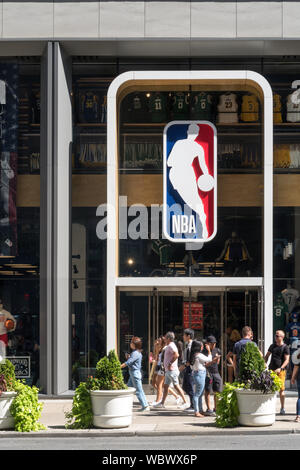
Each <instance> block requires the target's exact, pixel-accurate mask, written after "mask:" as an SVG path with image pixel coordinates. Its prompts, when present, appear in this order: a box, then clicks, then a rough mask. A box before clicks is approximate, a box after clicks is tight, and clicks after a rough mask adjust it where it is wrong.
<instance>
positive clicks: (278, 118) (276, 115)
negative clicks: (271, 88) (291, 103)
mask: <svg viewBox="0 0 300 470" xmlns="http://www.w3.org/2000/svg"><path fill="white" fill-rule="evenodd" d="M281 111H282V105H281V96H280V95H278V93H274V94H273V121H274V124H279V123H281V122H282V114H281Z"/></svg>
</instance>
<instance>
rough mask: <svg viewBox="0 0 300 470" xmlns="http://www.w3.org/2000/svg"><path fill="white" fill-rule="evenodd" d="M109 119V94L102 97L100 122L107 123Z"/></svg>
mask: <svg viewBox="0 0 300 470" xmlns="http://www.w3.org/2000/svg"><path fill="white" fill-rule="evenodd" d="M106 121H107V96H106V95H103V96H102V97H101V98H100V122H102V123H106Z"/></svg>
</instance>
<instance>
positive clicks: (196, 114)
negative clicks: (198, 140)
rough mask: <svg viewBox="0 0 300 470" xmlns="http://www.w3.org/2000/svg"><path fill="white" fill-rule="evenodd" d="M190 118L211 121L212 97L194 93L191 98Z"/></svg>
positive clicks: (203, 93) (202, 93)
mask: <svg viewBox="0 0 300 470" xmlns="http://www.w3.org/2000/svg"><path fill="white" fill-rule="evenodd" d="M192 116H193V118H194V119H199V120H205V121H211V120H212V97H211V95H209V94H208V93H205V92H201V93H194V94H193V97H192Z"/></svg>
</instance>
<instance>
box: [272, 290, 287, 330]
mask: <svg viewBox="0 0 300 470" xmlns="http://www.w3.org/2000/svg"><path fill="white" fill-rule="evenodd" d="M287 318H288V307H287V305H286V303H285V302H284V300H283V297H282V295H281V294H280V295H277V296H276V299H275V302H274V307H273V330H274V332H275V331H277V330H284V328H285V325H286V321H287Z"/></svg>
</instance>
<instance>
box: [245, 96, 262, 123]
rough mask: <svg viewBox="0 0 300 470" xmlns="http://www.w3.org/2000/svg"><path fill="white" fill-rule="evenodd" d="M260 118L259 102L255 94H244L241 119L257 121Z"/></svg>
mask: <svg viewBox="0 0 300 470" xmlns="http://www.w3.org/2000/svg"><path fill="white" fill-rule="evenodd" d="M258 119H259V104H258V99H257V98H256V96H255V95H244V96H243V98H242V112H241V121H244V122H255V121H258Z"/></svg>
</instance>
